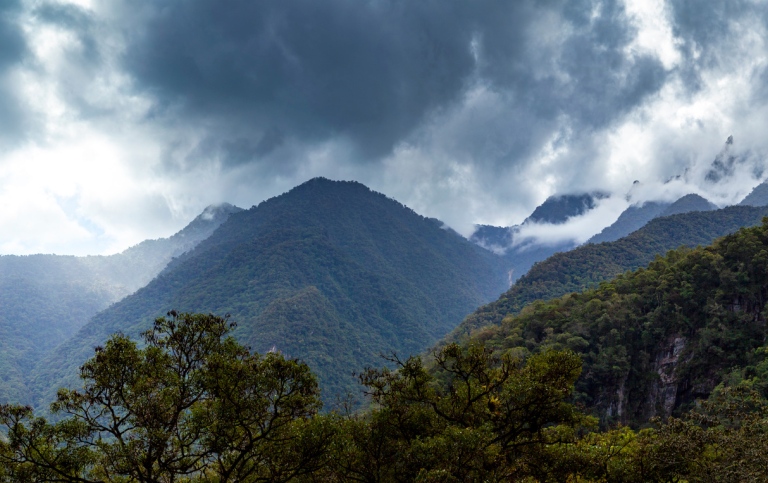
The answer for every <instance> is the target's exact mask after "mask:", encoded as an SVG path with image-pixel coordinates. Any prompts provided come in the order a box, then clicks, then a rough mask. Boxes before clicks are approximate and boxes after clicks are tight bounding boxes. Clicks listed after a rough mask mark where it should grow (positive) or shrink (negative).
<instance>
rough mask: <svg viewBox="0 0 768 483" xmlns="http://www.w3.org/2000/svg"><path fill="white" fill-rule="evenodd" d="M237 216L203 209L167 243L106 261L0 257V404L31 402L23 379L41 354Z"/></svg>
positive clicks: (223, 208) (223, 209) (150, 243)
mask: <svg viewBox="0 0 768 483" xmlns="http://www.w3.org/2000/svg"><path fill="white" fill-rule="evenodd" d="M238 210H240V209H239V208H236V207H234V206H231V205H220V206H211V207H208V208H206V210H205V211H204V212H203V213H201V214H200V215H199V216H198V217H197V218H195V220H193V221H192V222H191V223H190V224H189V225H187V227H185V228H184V229H183V230H182V231H180V232H178V233H176V234H175V235H173V236H172V237H170V238H163V239H158V240H147V241H144V242H142V243H140V244H138V245H136V246H134V247H131V248H129V249H127V250H125V251H123V252H122V253H118V254H115V255H110V256H88V257H74V256H61V255H29V256H15V255H6V256H0V307H2V311H0V402H8V401H14V402H29V401H30V394H29V392H28V390H27V386H28V384H29V379H28V378H29V374H30V372H31V371H32V368H33V366H34V365H35V364H36V363H37V362H38V361H39V360H40V359H42V357H43V356H44V355H45V354H47V353H48V352H49V351H50V350H52V349H53V348H54V347H55V346H57V345H58V344H60V343H61V342H62V341H64V340H66V339H68V338H69V337H71V336H72V335H74V333H75V332H76V331H77V330H78V329H79V328H80V327H82V326H83V325H84V324H85V323H86V322H87V321H88V320H89V319H90V318H91V317H93V316H94V315H95V314H96V313H98V312H99V311H101V310H103V309H105V308H107V307H108V306H109V305H110V304H112V303H114V302H116V301H117V300H119V299H121V298H122V297H124V296H126V295H128V294H129V293H131V292H133V291H135V290H136V289H138V288H139V287H141V286H143V285H145V284H146V283H147V282H149V281H150V280H151V279H152V278H153V277H154V276H155V275H157V274H158V273H159V272H160V271H161V270H162V269H163V268H164V267H165V265H166V264H168V262H169V261H170V260H171V259H172V258H173V257H174V256H178V255H181V254H182V253H184V252H185V251H187V250H189V249H191V248H192V247H194V246H195V245H196V244H197V243H199V242H200V241H201V240H203V239H205V238H207V237H208V236H210V234H211V233H213V231H214V230H215V229H216V228H217V227H218V226H219V225H220V224H221V223H222V222H223V221H224V220H225V219H226V218H227V217H229V215H230V214H231V213H233V212H236V211H238Z"/></svg>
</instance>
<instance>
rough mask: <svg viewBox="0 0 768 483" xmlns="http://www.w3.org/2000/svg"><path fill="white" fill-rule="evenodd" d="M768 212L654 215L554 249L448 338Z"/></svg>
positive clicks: (733, 209) (743, 209) (736, 209)
mask: <svg viewBox="0 0 768 483" xmlns="http://www.w3.org/2000/svg"><path fill="white" fill-rule="evenodd" d="M764 216H768V207H764V206H762V207H752V206H730V207H727V208H723V209H721V210H714V211H706V212H702V211H696V212H690V213H684V214H677V215H674V216H668V217H662V218H656V219H654V220H652V221H650V222H649V223H648V224H647V225H646V226H644V227H643V228H641V229H639V230H637V231H635V232H634V233H632V234H630V235H629V236H626V237H624V238H622V239H620V240H617V241H614V242H604V243H598V244H587V245H583V246H580V247H578V248H576V249H574V250H571V251H569V252H562V253H556V254H554V255H553V256H551V257H549V258H548V259H546V260H544V261H542V262H539V263H537V264H535V265H534V266H533V268H531V270H530V271H529V272H528V273H527V274H526V275H524V276H523V277H522V278H520V279H519V280H518V281H517V282H516V283H515V284H514V285H513V286H512V287H511V288H510V289H509V290H508V291H507V292H506V293H504V294H502V295H501V297H499V299H498V300H496V301H494V302H492V303H490V304H487V305H485V306H483V307H480V308H479V309H477V310H476V311H475V312H473V313H472V314H470V315H469V316H467V317H466V318H465V320H464V321H463V322H462V323H461V325H459V327H458V328H456V329H455V330H454V331H453V333H452V334H451V335H450V336H449V337H448V340H457V339H458V338H461V337H465V336H466V335H467V334H469V333H470V332H471V331H473V330H475V329H478V328H480V327H483V326H486V325H492V324H496V325H498V324H500V323H501V321H502V319H503V318H504V317H506V316H507V315H509V314H516V313H518V312H519V311H520V310H522V308H523V307H525V306H526V305H528V304H530V303H531V302H534V301H536V300H547V299H550V298H554V297H560V296H562V295H565V294H567V293H571V292H578V291H581V290H584V289H586V288H590V287H592V288H594V287H596V286H597V285H598V284H599V283H600V282H603V281H606V280H610V279H611V278H613V277H616V276H617V275H620V274H622V273H625V272H627V271H629V270H636V269H638V268H640V267H644V266H646V265H647V264H648V263H650V262H651V261H652V260H653V259H654V258H655V257H656V256H657V255H659V254H664V253H666V252H667V251H668V250H672V249H675V248H678V247H680V246H688V247H695V246H698V245H709V244H710V243H712V242H713V241H714V240H715V239H716V238H718V237H721V236H724V235H727V234H729V233H733V232H735V231H736V230H738V229H739V228H741V227H745V226H754V225H757V224H759V223H760V221H761V219H762V218H763V217H764Z"/></svg>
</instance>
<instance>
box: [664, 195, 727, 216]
mask: <svg viewBox="0 0 768 483" xmlns="http://www.w3.org/2000/svg"><path fill="white" fill-rule="evenodd" d="M716 209H717V205H715V204H714V203H712V202H710V201H708V200H707V199H705V198H703V197H702V196H699V195H697V194H694V193H691V194H687V195H685V196H683V197H682V198H680V199H678V200H677V201H675V202H674V203H672V204H671V205H669V207H668V208H667V209H666V210H664V211H663V212H662V213H661V215H660V216H671V215H678V214H680V213H689V212H691V211H711V210H716Z"/></svg>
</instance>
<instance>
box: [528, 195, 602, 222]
mask: <svg viewBox="0 0 768 483" xmlns="http://www.w3.org/2000/svg"><path fill="white" fill-rule="evenodd" d="M607 197H608V195H607V194H605V193H601V192H599V191H596V192H594V193H583V194H572V195H559V196H550V197H549V198H547V199H546V200H545V201H544V203H542V204H541V205H539V206H537V207H536V209H535V210H533V213H531V216H529V217H528V218H526V219H525V221H523V224H525V223H552V224H555V225H557V224H561V223H565V222H566V221H568V218H573V217H574V216H580V215H583V214H584V213H586V212H587V211H589V210H591V209H593V208H594V207H595V206H596V204H597V200H600V199H603V198H607Z"/></svg>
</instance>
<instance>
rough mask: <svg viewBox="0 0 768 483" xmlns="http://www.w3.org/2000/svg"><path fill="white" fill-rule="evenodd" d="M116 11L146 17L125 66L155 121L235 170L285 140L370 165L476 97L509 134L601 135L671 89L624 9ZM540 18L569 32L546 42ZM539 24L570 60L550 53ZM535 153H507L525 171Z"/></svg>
mask: <svg viewBox="0 0 768 483" xmlns="http://www.w3.org/2000/svg"><path fill="white" fill-rule="evenodd" d="M131 6H133V7H134V8H133V9H131V8H129V7H131ZM596 9H597V10H596ZM125 10H126V12H129V11H132V10H133V11H135V12H140V14H136V16H135V17H134V20H133V23H132V24H131V23H130V22H129V24H130V26H129V27H127V29H126V38H127V41H128V45H127V52H126V55H125V57H124V59H123V61H124V66H125V68H126V69H127V70H128V72H130V73H131V74H132V76H133V78H134V81H135V85H136V88H138V89H139V90H141V91H143V92H147V93H150V94H152V95H153V96H154V97H155V99H156V101H157V102H158V106H157V110H156V111H155V115H156V116H158V117H163V116H165V117H167V118H169V119H172V120H173V122H181V123H184V122H190V123H193V122H201V123H203V124H205V126H206V129H208V130H210V131H212V132H211V135H212V136H213V137H215V138H217V139H220V140H221V142H222V143H223V144H222V145H221V146H219V148H221V149H219V151H220V152H221V151H222V150H223V151H225V152H229V153H231V156H230V158H231V159H230V161H231V162H233V163H234V164H240V163H242V162H244V160H246V159H248V158H249V157H253V158H259V157H260V156H264V155H265V154H266V153H269V152H271V150H272V149H273V148H274V147H275V146H277V145H278V144H279V143H281V142H283V141H284V140H285V139H288V138H292V139H299V140H302V141H305V142H314V141H323V140H328V139H333V138H336V137H341V138H344V139H347V140H350V141H352V142H353V144H354V146H355V147H356V148H357V149H358V150H359V155H360V158H361V159H362V160H366V159H368V160H370V159H377V158H379V157H381V156H383V155H386V154H387V153H389V152H390V151H391V149H392V148H393V146H395V145H396V144H397V143H398V142H400V141H402V140H403V139H405V138H407V137H408V136H409V135H410V134H411V133H413V131H414V129H415V128H417V127H418V126H419V125H421V124H422V123H423V122H424V121H425V119H427V117H428V116H430V115H433V114H435V113H436V112H437V113H439V112H441V111H442V110H444V109H448V108H450V107H451V106H454V105H455V104H456V103H458V102H460V101H461V99H462V97H463V96H464V95H465V94H466V92H467V90H468V89H469V88H471V87H472V86H473V85H478V84H486V85H487V86H488V87H489V88H490V89H493V90H496V91H498V92H499V93H500V95H501V96H502V97H504V98H505V99H507V101H506V102H508V103H509V106H510V108H511V109H513V110H514V111H515V115H517V116H518V120H517V123H518V126H517V129H515V128H514V127H512V128H513V129H514V130H515V131H517V132H520V133H525V132H537V131H539V129H538V128H535V127H532V125H535V124H537V123H538V124H541V123H543V124H544V125H549V124H551V122H552V121H553V120H554V119H558V118H561V117H562V116H566V117H568V118H569V119H570V120H571V122H572V123H573V125H574V126H578V129H595V128H598V127H601V126H605V125H607V124H609V123H611V122H612V121H613V120H615V119H616V118H617V117H619V116H621V115H622V114H623V113H625V112H626V111H627V110H629V109H631V108H632V107H634V106H636V105H638V104H639V103H641V102H642V101H643V100H644V98H645V97H646V96H648V95H649V94H652V93H654V92H656V91H657V90H658V89H659V87H660V86H661V85H662V83H663V81H664V79H665V72H664V70H663V68H662V67H661V64H660V63H659V62H658V61H657V60H655V59H653V58H651V57H643V56H638V57H636V58H635V57H632V58H630V57H627V55H626V53H625V50H624V49H625V47H626V46H627V44H628V43H629V42H631V40H632V38H633V36H634V33H633V30H632V28H631V26H630V24H629V23H628V20H627V18H626V15H625V13H624V11H623V9H622V8H621V7H620V4H619V3H618V2H593V1H587V0H582V1H574V2H564V1H540V2H534V1H516V2H506V1H497V0H483V1H475V2H466V1H459V0H440V1H437V0H431V1H419V2H410V1H400V0H381V1H358V0H330V1H325V2H317V1H313V0H298V1H292V2H285V1H282V0H260V1H257V2H254V1H251V0H228V1H225V2H222V1H216V0H196V1H187V2H176V1H166V2H151V3H145V4H144V5H143V6H142V7H140V8H139V7H135V3H134V2H131V4H130V5H126V8H125ZM595 11H597V15H593V14H592V13H593V12H595ZM549 14H554V15H555V16H556V18H558V19H561V20H562V22H563V25H553V26H549V27H548V26H547V24H546V21H542V18H544V17H545V16H546V15H549ZM537 21H540V23H541V27H542V28H544V29H546V28H551V29H552V30H553V31H552V32H551V34H552V35H553V36H562V37H563V38H564V41H563V44H562V45H559V44H558V45H555V46H554V47H548V46H547V45H545V44H546V43H545V42H544V41H542V39H541V37H544V36H546V35H547V34H546V33H544V34H542V33H540V32H536V31H532V30H531V25H532V24H534V23H536V22H537ZM561 28H563V29H564V30H563V31H559V29H561ZM553 56H554V58H552V57H553ZM274 133H279V136H277V137H275V134H274ZM540 137H541V136H533V137H531V136H527V135H521V136H519V140H518V142H517V143H516V144H514V145H510V146H508V148H507V149H505V150H504V151H506V152H509V153H517V155H518V156H520V155H522V154H524V153H526V152H527V150H528V149H530V148H531V147H532V146H531V144H532V143H534V144H535V143H536V142H539V138H540ZM227 138H228V139H227ZM242 139H247V140H248V141H247V142H243V141H241V140H242ZM259 139H261V140H262V141H257V140H259ZM275 140H277V141H278V142H275ZM256 144H259V145H260V146H261V147H260V148H258V149H257V148H256V147H255V145H256ZM238 147H239V148H242V149H238ZM533 147H535V146H533ZM267 148H268V149H267ZM506 161H507V162H509V161H510V159H509V158H507V159H506Z"/></svg>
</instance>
